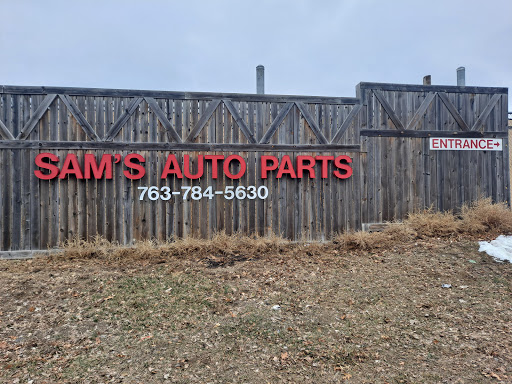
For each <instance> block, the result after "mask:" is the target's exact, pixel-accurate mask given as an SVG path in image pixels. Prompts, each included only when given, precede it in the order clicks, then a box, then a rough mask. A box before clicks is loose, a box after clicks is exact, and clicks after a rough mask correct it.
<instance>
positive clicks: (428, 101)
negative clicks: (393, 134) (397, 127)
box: [406, 92, 436, 129]
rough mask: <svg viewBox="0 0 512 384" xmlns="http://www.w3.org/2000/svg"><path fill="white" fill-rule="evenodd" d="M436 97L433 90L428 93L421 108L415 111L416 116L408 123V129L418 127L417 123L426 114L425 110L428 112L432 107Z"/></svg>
mask: <svg viewBox="0 0 512 384" xmlns="http://www.w3.org/2000/svg"><path fill="white" fill-rule="evenodd" d="M435 97H436V94H435V93H433V92H429V93H428V94H427V96H426V97H425V99H424V100H423V102H422V103H421V105H420V106H419V108H418V109H417V110H416V112H415V113H414V116H413V117H412V119H411V120H410V121H409V123H408V124H407V128H406V129H414V128H415V127H416V124H418V123H419V122H420V120H421V119H422V118H423V115H424V114H425V112H427V109H428V107H430V104H432V101H434V99H435Z"/></svg>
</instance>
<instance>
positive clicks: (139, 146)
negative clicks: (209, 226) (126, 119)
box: [0, 131, 501, 152]
mask: <svg viewBox="0 0 512 384" xmlns="http://www.w3.org/2000/svg"><path fill="white" fill-rule="evenodd" d="M394 132H396V131H394ZM500 134H501V133H500V132H492V135H495V136H496V137H501V136H500ZM367 136H372V135H371V134H369V135H367ZM373 136H380V135H373ZM383 136H384V135H383ZM474 137H479V136H478V133H475V136H474ZM0 149H41V150H43V149H82V150H88V149H98V150H99V149H105V150H107V149H108V150H125V151H130V150H132V151H211V152H239V151H246V152H260V151H265V152H293V151H301V152H318V151H323V150H325V151H343V152H360V151H361V146H360V145H358V144H356V145H347V144H326V145H321V144H240V143H228V144H222V143H221V144H216V143H182V144H178V143H134V142H118V141H115V142H108V143H107V142H93V141H67V142H59V141H49V140H45V141H16V140H14V141H9V140H0Z"/></svg>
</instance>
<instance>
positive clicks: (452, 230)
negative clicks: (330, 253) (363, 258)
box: [335, 198, 512, 250]
mask: <svg viewBox="0 0 512 384" xmlns="http://www.w3.org/2000/svg"><path fill="white" fill-rule="evenodd" d="M510 233H512V211H511V210H510V208H509V207H507V205H506V204H505V203H498V204H494V203H492V201H491V199H490V198H486V199H480V200H477V201H475V202H474V203H472V204H468V205H465V206H463V207H462V209H461V211H460V212H459V213H458V214H454V213H452V212H436V211H434V210H433V209H426V210H424V211H421V212H417V213H411V214H410V215H409V216H408V217H407V219H406V220H404V221H403V222H397V223H390V225H389V226H388V227H387V228H386V229H385V230H384V231H382V232H347V233H343V234H341V235H338V236H337V237H336V238H335V242H337V243H339V244H342V245H343V246H346V247H347V248H348V249H361V250H372V249H379V248H389V247H393V246H396V245H397V244H400V243H403V242H406V241H410V240H414V239H430V238H451V239H475V236H476V237H477V238H478V236H480V237H482V236H483V237H486V238H489V237H496V236H498V235H500V234H510Z"/></svg>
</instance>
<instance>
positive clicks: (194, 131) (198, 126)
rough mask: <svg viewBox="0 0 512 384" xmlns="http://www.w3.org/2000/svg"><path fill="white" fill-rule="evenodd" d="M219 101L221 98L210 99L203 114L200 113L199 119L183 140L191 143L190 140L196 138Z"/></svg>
mask: <svg viewBox="0 0 512 384" xmlns="http://www.w3.org/2000/svg"><path fill="white" fill-rule="evenodd" d="M220 103H221V100H212V101H211V102H210V104H209V105H208V108H206V111H205V112H204V114H202V115H201V117H200V118H199V121H198V122H197V124H196V125H195V126H194V128H193V129H192V131H191V132H190V134H189V135H188V136H187V139H186V140H185V141H186V142H187V143H191V142H192V141H194V140H195V139H196V138H197V136H198V135H199V134H200V133H201V131H202V130H203V128H204V126H205V125H206V123H207V122H208V120H210V118H211V117H212V115H213V113H214V112H215V110H216V109H217V107H218V106H219V105H220Z"/></svg>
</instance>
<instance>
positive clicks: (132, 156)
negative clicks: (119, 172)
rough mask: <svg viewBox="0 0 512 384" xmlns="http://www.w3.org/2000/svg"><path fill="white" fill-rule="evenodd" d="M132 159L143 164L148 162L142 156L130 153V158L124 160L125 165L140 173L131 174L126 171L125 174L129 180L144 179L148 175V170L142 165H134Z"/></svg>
mask: <svg viewBox="0 0 512 384" xmlns="http://www.w3.org/2000/svg"><path fill="white" fill-rule="evenodd" d="M132 159H135V160H138V161H140V162H141V163H145V162H146V160H144V158H143V157H142V156H141V155H139V154H137V153H130V154H129V155H128V156H126V157H125V158H124V165H126V166H127V167H128V168H131V169H135V170H136V171H138V173H135V174H132V173H130V171H124V172H123V173H124V175H125V176H126V177H127V178H129V179H131V180H139V179H142V178H143V177H144V175H145V174H146V169H145V168H144V167H143V166H142V165H140V164H137V163H132V161H131V160H132Z"/></svg>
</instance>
